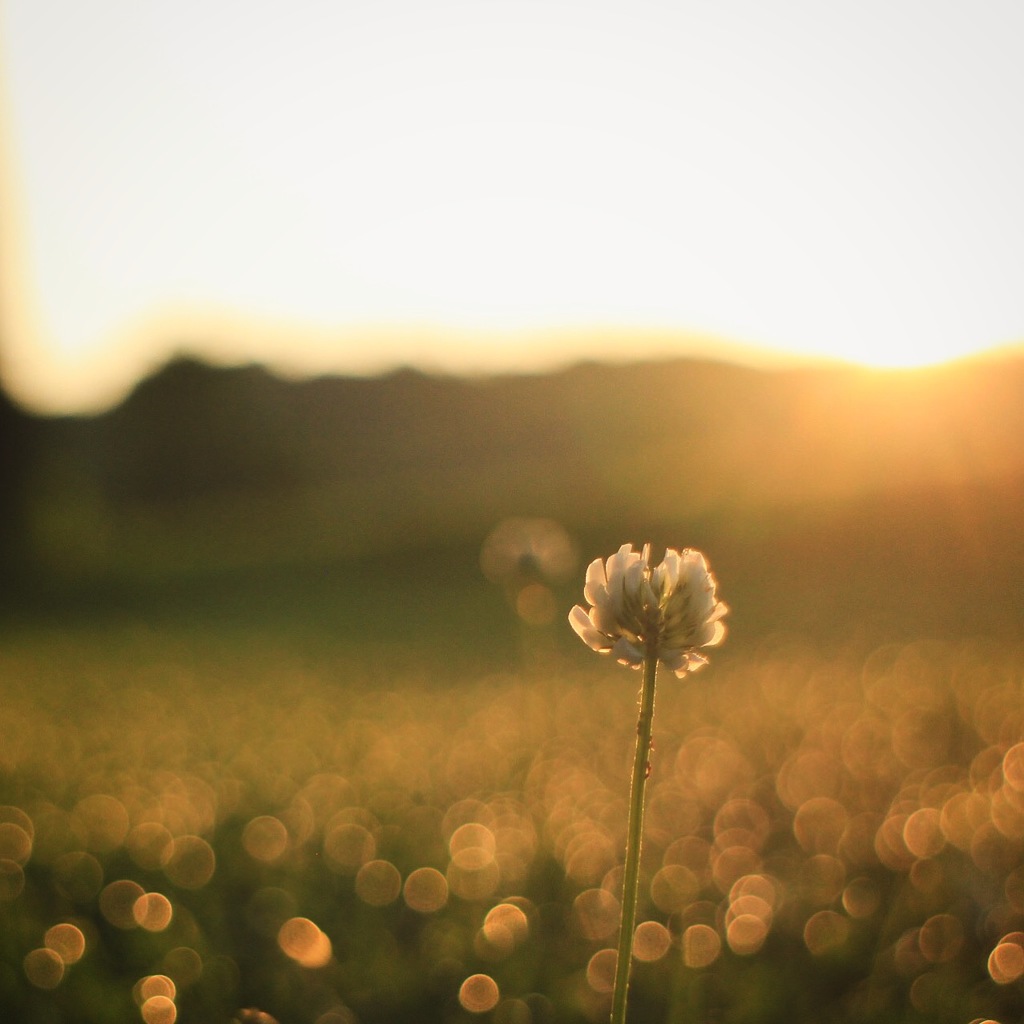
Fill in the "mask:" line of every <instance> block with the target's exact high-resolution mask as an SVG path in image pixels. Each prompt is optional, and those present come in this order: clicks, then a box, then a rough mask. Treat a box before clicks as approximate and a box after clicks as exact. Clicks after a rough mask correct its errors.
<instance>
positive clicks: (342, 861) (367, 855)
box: [324, 821, 377, 874]
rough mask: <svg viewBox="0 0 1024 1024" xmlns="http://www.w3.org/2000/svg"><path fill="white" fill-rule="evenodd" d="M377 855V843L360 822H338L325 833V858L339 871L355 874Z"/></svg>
mask: <svg viewBox="0 0 1024 1024" xmlns="http://www.w3.org/2000/svg"><path fill="white" fill-rule="evenodd" d="M376 853H377V841H376V840H375V839H374V838H373V835H372V834H371V833H370V831H369V829H367V828H365V827H364V826H362V825H360V824H359V823H358V822H355V821H342V822H338V823H337V824H335V825H333V826H331V827H329V828H328V830H327V831H326V832H325V833H324V856H326V857H327V860H328V861H329V862H330V864H331V866H332V867H333V868H335V870H337V871H342V872H345V873H347V874H355V873H356V872H357V871H358V870H359V868H360V866H361V865H363V864H365V863H366V862H367V861H368V860H372V859H373V858H374V857H375V856H376Z"/></svg>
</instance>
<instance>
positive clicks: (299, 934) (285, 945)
mask: <svg viewBox="0 0 1024 1024" xmlns="http://www.w3.org/2000/svg"><path fill="white" fill-rule="evenodd" d="M277 944H278V945H279V946H280V947H281V951H282V952H283V953H284V954H285V955H286V956H288V957H291V959H292V960H294V961H295V962H296V963H298V964H301V965H302V966H303V967H309V968H317V967H324V966H326V965H327V964H328V963H330V960H331V954H332V947H331V940H330V939H329V938H328V937H327V936H326V935H325V934H324V933H323V932H322V931H321V930H320V928H319V927H318V926H317V925H315V924H314V923H313V922H312V921H311V920H310V919H309V918H308V917H293V918H290V919H289V920H287V921H285V923H284V924H283V925H281V930H280V931H279V932H278V933H277Z"/></svg>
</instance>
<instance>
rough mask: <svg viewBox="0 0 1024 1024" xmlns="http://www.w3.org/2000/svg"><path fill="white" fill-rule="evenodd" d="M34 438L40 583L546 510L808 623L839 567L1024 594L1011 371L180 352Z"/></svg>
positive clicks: (1020, 392)
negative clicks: (218, 364) (684, 556)
mask: <svg viewBox="0 0 1024 1024" xmlns="http://www.w3.org/2000/svg"><path fill="white" fill-rule="evenodd" d="M32 433H33V438H34V446H35V449H36V451H37V452H38V456H37V457H36V458H35V459H34V460H33V464H32V466H31V468H30V471H29V472H28V474H27V479H26V481H25V484H24V486H25V506H26V508H27V509H28V510H29V516H28V520H29V521H28V527H27V532H26V536H25V545H24V546H25V550H26V551H28V552H29V553H30V554H31V557H32V558H33V559H34V560H35V561H36V563H37V566H38V573H39V578H46V577H48V576H53V577H54V578H58V579H61V578H62V579H64V580H71V579H75V578H90V579H94V580H95V579H100V580H102V579H107V578H110V579H124V578H152V579H158V578H167V577H173V576H176V575H181V574H187V573H190V572H199V571H214V570H222V569H223V570H226V569H230V568H232V567H234V568H237V567H245V566H254V565H259V564H264V563H273V564H277V565H290V564H291V565H301V564H307V565H308V564H313V563H316V562H321V561H323V560H330V559H338V558H342V559H345V558H348V559H352V558H367V557H377V556H379V555H381V554H383V553H386V552H394V551H417V550H422V549H427V548H437V547H439V546H450V547H459V546H463V547H465V548H466V549H467V550H469V549H472V548H474V547H475V546H477V545H479V543H480V540H481V539H482V538H483V536H484V535H485V534H486V532H487V531H488V530H489V529H490V528H491V527H492V526H493V525H494V523H496V522H497V521H498V520H499V519H501V518H502V517H504V516H509V515H543V516H550V517H553V518H556V519H558V520H560V521H561V522H563V523H564V524H565V525H566V526H567V528H568V529H569V530H570V531H572V532H573V533H574V534H575V535H577V536H578V537H580V538H581V542H582V544H583V547H584V549H585V551H586V552H587V553H588V554H592V551H593V550H596V551H597V552H598V553H600V552H602V551H604V549H605V548H606V547H607V546H608V544H610V543H611V544H614V545H617V544H618V543H619V542H620V541H621V540H626V539H633V540H637V541H639V540H640V539H643V538H646V537H651V538H652V539H654V540H655V541H656V542H661V543H675V544H693V545H699V546H705V547H706V548H708V549H709V550H712V551H714V552H715V553H716V561H717V564H719V565H720V566H722V567H723V568H721V569H720V571H721V572H723V573H724V572H725V569H726V568H727V569H728V570H729V572H730V573H731V574H732V575H733V577H734V579H737V580H738V581H739V584H738V585H739V589H740V591H741V592H743V591H744V588H745V587H747V588H749V592H750V594H752V595H753V594H754V593H755V591H756V592H757V593H758V594H760V597H759V598H758V599H759V600H767V590H766V588H767V587H768V584H769V581H770V580H775V579H780V580H783V581H788V585H789V586H790V587H792V588H795V589H796V590H800V588H803V590H804V591H806V594H805V598H804V599H805V600H806V601H807V602H808V612H807V613H808V614H811V615H813V614H817V613H818V612H820V611H821V609H820V605H821V601H820V599H819V601H818V604H817V606H816V604H815V601H814V600H813V592H814V591H813V588H815V587H819V588H824V587H828V586H830V585H831V586H836V585H840V586H841V585H843V583H842V579H841V577H842V574H843V573H847V574H850V573H852V574H853V575H852V576H850V577H849V579H850V587H852V588H855V589H856V588H860V590H863V592H864V594H863V598H864V600H868V601H870V600H871V590H872V587H873V586H878V587H886V588H887V589H888V591H889V592H890V595H891V592H892V590H893V587H897V588H900V587H902V588H905V589H906V591H907V594H908V595H912V594H913V593H914V592H915V591H914V588H915V587H917V588H918V591H917V592H920V588H921V587H922V586H925V587H931V588H932V590H933V591H934V595H935V596H934V597H933V599H932V600H933V601H934V602H938V603H942V602H945V603H946V604H948V603H949V602H950V601H954V602H955V600H956V593H955V587H956V585H957V580H960V581H963V585H965V586H966V585H967V583H968V582H969V584H970V586H972V587H974V586H977V587H981V588H984V587H986V586H989V587H990V589H991V588H992V587H995V588H996V591H997V592H998V594H1000V595H1004V596H1005V597H1006V600H1008V601H1009V600H1013V599H1014V598H1021V599H1022V600H1020V601H1018V604H1017V606H1016V608H1014V609H1013V610H1012V611H1009V610H1007V609H1006V608H1004V607H1001V606H1000V607H999V608H997V610H996V612H995V614H996V616H997V618H998V617H999V616H1001V617H1002V619H1003V620H1005V623H1004V625H1006V626H1007V628H1011V629H1012V628H1014V626H1013V624H1014V622H1015V621H1016V618H1017V617H1018V616H1019V613H1018V612H1017V610H1016V609H1017V608H1020V607H1024V593H1021V592H1020V584H1019V582H1015V581H1019V580H1020V579H1022V578H1024V549H1022V541H1021V529H1020V524H1019V518H1018V517H1019V512H1018V510H1019V509H1020V508H1021V507H1022V505H1021V502H1022V501H1024V443H1022V442H1024V360H1015V361H1013V360H1008V361H1005V362H1001V363H985V362H977V363H970V362H966V363H960V364H956V365H952V366H947V367H943V368H937V369H931V370H918V371H914V372H891V373H881V372H872V371H867V370H855V369H821V368H815V369H806V370H786V371H765V370H754V369H749V368H744V367H740V366H736V365H731V364H725V363H716V362H711V361H694V360H677V361H665V362H657V363H643V364H637V365H630V366H615V367H612V366H607V365H599V364H584V365H578V366H575V367H572V368H570V369H567V370H564V371H562V372H558V373H552V374H548V375H538V376H501V377H493V378H481V379H464V378H456V377H435V376H428V375H425V374H422V373H419V372H415V371H412V370H401V371H397V372H395V373H392V374H390V375H388V376H384V377H379V378H368V379H362V378H342V377H323V378H318V379H312V380H302V381H286V380H282V379H280V378H278V377H275V376H274V375H272V374H271V373H269V372H267V371H266V370H264V369H262V368H260V367H256V366H246V367H240V368H232V369H223V368H212V367H209V366H206V365H204V364H201V363H199V362H196V361H194V360H191V359H178V360H175V361H174V362H172V363H170V364H168V365H167V366H165V367H164V368H163V369H161V370H160V371H159V372H158V373H156V374H155V375H154V376H152V377H150V378H148V379H147V380H144V381H142V382H141V383H140V384H139V385H138V386H137V388H136V389H135V390H134V391H133V392H132V393H131V394H130V395H129V396H128V397H127V398H126V399H125V401H124V402H123V403H122V404H121V405H120V406H118V407H117V408H115V409H113V410H111V411H110V412H107V413H105V414H103V415H100V416H95V417H90V418H64V419H50V420H37V421H35V422H34V423H33V425H32ZM779 559H786V560H787V565H788V566H789V571H788V575H787V573H786V572H784V571H783V570H782V569H781V568H780V567H779V565H777V564H776V563H777V561H778V560H779ZM837 576H838V577H840V578H839V579H838V580H837ZM744 580H747V581H748V582H747V583H745V582H743V581H744ZM779 586H784V584H783V583H780V584H779ZM1014 587H1016V588H1017V590H1016V591H1014ZM758 588H761V589H760V590H759V589H758ZM935 588H938V589H937V590H936V589H935ZM860 590H858V593H860ZM762 591H764V592H763V593H762ZM802 592H803V591H802ZM780 593H782V591H780ZM911 599H913V598H911ZM826 603H827V602H826ZM885 607H889V604H888V603H886V605H885ZM822 614H823V613H822ZM950 614H954V615H955V614H956V611H955V609H954V610H953V611H951V612H950ZM986 616H987V617H989V618H990V617H991V613H990V612H988V611H986V613H985V616H981V615H979V616H978V617H979V618H984V617H986ZM780 618H783V619H784V618H785V616H784V615H781V614H780ZM986 621H987V619H986Z"/></svg>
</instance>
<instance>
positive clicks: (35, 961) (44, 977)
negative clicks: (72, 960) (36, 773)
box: [22, 949, 64, 989]
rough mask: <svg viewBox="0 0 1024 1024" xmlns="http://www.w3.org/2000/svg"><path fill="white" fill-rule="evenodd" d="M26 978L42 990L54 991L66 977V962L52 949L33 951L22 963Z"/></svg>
mask: <svg viewBox="0 0 1024 1024" xmlns="http://www.w3.org/2000/svg"><path fill="white" fill-rule="evenodd" d="M22 966H23V967H24V970H25V977H26V978H28V980H29V982H30V983H31V984H32V985H35V987H36V988H41V989H54V988H56V987H57V986H58V985H59V984H60V983H61V980H62V979H63V977H64V961H63V960H62V959H61V958H60V955H59V954H58V953H56V952H55V951H54V950H52V949H33V950H32V952H31V953H29V954H27V955H26V957H25V959H24V960H23V961H22Z"/></svg>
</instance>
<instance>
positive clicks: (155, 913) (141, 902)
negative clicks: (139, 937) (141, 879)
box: [132, 892, 174, 932]
mask: <svg viewBox="0 0 1024 1024" xmlns="http://www.w3.org/2000/svg"><path fill="white" fill-rule="evenodd" d="M132 917H134V918H135V923H136V924H137V925H138V926H139V927H140V928H144V929H145V930H146V931H147V932H162V931H163V930H164V929H165V928H167V926H168V925H169V924H170V923H171V919H172V918H173V917H174V907H173V906H172V905H171V901H170V900H169V899H168V898H167V897H166V896H164V895H163V893H159V892H147V893H144V894H143V895H142V896H140V897H139V898H138V899H137V900H136V901H135V903H134V905H133V906H132Z"/></svg>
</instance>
